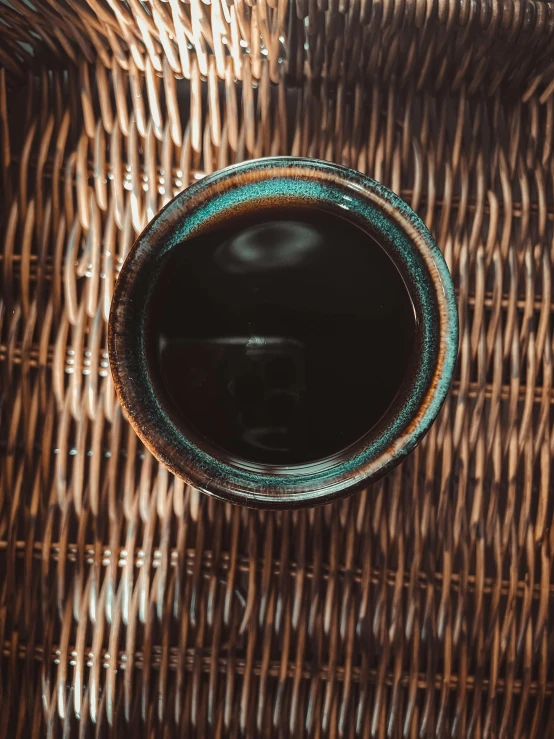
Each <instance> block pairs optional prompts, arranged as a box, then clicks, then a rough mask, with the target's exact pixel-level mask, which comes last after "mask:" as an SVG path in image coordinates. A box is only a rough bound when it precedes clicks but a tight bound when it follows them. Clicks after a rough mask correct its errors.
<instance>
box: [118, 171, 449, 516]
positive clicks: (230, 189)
mask: <svg viewBox="0 0 554 739" xmlns="http://www.w3.org/2000/svg"><path fill="white" fill-rule="evenodd" d="M267 207H271V208H274V207H277V208H279V209H280V211H279V212H281V213H283V212H286V209H294V208H311V207H312V208H316V209H318V210H319V211H325V212H326V213H327V214H331V215H334V216H337V217H340V218H341V219H343V220H346V221H349V222H350V223H351V224H353V225H355V226H356V227H358V228H359V229H361V230H362V231H364V232H365V233H366V234H368V235H369V236H370V237H371V238H373V239H374V240H375V241H377V243H378V244H379V246H380V247H381V248H382V249H383V250H384V251H385V252H386V254H387V255H388V257H390V260H391V261H392V263H393V264H394V266H395V268H396V270H397V271H398V273H399V274H400V276H401V278H402V280H403V283H404V286H405V287H406V289H407V292H408V295H409V297H410V299H411V303H412V304H413V309H414V312H415V324H414V325H415V329H414V330H415V342H414V345H413V357H412V360H411V362H410V369H409V371H408V372H406V374H405V376H404V378H403V380H402V384H401V386H400V389H399V390H398V392H397V393H396V396H395V397H394V400H393V401H392V403H391V404H390V405H389V407H388V408H387V410H386V411H385V412H384V414H383V415H382V417H381V418H380V419H379V420H378V421H377V423H374V424H372V425H371V428H367V430H366V431H365V433H363V434H362V435H361V436H360V437H359V438H358V439H357V440H355V441H354V442H353V443H350V444H348V445H347V447H346V448H344V449H341V450H339V451H337V452H335V453H333V454H331V455H328V456H325V457H324V458H322V459H316V460H314V461H309V462H306V463H294V464H289V463H286V464H271V465H268V464H259V463H256V462H254V461H252V460H248V459H242V458H240V457H239V456H234V455H230V454H228V453H227V452H226V451H224V450H223V449H221V448H219V447H218V446H217V445H214V444H212V443H211V442H210V440H209V439H206V438H202V436H201V435H199V434H197V433H194V431H193V429H192V427H191V429H190V433H189V431H188V430H187V426H186V419H184V420H185V425H184V426H183V424H182V423H179V424H178V423H176V422H175V417H174V415H173V414H172V413H171V412H170V409H169V408H168V406H167V403H166V402H165V401H164V399H163V397H162V396H161V394H160V392H159V383H158V382H156V381H155V379H154V377H153V372H152V365H151V357H149V351H150V350H149V348H148V347H149V337H148V332H149V324H148V315H149V306H150V303H151V301H152V295H153V292H154V290H155V287H156V281H157V279H158V277H159V275H160V272H161V270H162V266H163V263H164V260H165V259H166V257H167V256H168V255H169V254H170V253H171V252H172V250H173V249H175V248H176V247H177V246H179V245H181V247H180V248H182V245H183V242H189V241H191V240H193V239H196V238H197V237H198V236H199V235H202V234H207V233H208V234H209V233H210V231H212V230H213V229H214V228H216V227H217V224H220V223H221V222H222V220H225V219H228V218H229V217H232V216H233V215H234V214H237V213H240V214H243V213H252V212H255V211H256V210H260V209H262V210H263V209H264V208H267ZM185 246H186V243H185ZM338 248H339V245H337V249H338ZM183 290H185V291H186V285H183ZM190 310H192V311H197V312H200V311H202V304H195V305H191V306H190ZM359 341H371V337H370V336H360V337H359ZM108 343H109V355H110V364H111V370H112V374H113V378H114V382H115V388H116V391H117V394H118V396H119V399H120V401H121V404H122V406H123V409H124V411H125V413H126V415H127V418H128V419H129V421H130V423H131V425H132V426H133V428H134V429H135V431H136V433H137V434H138V436H139V437H140V438H141V439H142V441H143V442H144V444H145V445H146V446H147V447H148V449H150V451H151V452H152V453H153V454H154V456H155V457H156V458H157V459H158V460H159V461H160V462H161V463H162V464H164V465H165V466H167V467H168V468H169V469H170V470H171V471H172V472H173V473H174V474H175V475H177V476H178V477H180V478H182V479H184V480H186V481H187V482H188V483H190V484H191V485H193V486H194V487H195V488H197V489H199V490H201V491H203V492H206V493H209V494H211V495H214V496H216V497H218V498H221V499H223V500H227V501H230V502H233V503H239V504H243V505H247V506H252V507H267V508H292V507H298V506H307V505H315V504H321V503H327V502H329V501H332V500H335V499H337V498H341V497H344V496H346V495H348V494H350V493H353V492H355V491H357V490H359V489H361V488H363V487H365V486H367V485H369V484H371V483H372V482H374V481H376V480H377V479H379V478H380V477H382V476H383V475H384V474H385V473H386V472H388V471H389V470H391V469H392V468H393V467H394V466H395V465H397V464H398V463H399V462H400V461H402V459H403V458H405V457H406V455H407V454H409V452H410V451H412V450H413V448H414V447H415V446H416V444H417V443H418V442H419V440H420V439H421V438H422V436H423V435H424V434H425V432H426V431H427V430H428V429H429V427H430V425H431V424H432V422H433V420H434V419H435V417H436V415H437V413H438V411H439V410H440V407H441V405H442V403H443V401H444V399H445V397H446V394H447V391H448V388H449V386H450V382H451V380H452V375H453V371H454V364H455V360H456V355H457V348H458V318H457V311H456V300H455V294H454V289H453V285H452V280H451V277H450V274H449V272H448V268H447V266H446V264H445V261H444V259H443V257H442V255H441V253H440V251H439V249H438V247H437V246H436V244H435V242H434V240H433V238H432V236H431V234H430V233H429V231H428V230H427V228H426V227H425V226H424V224H423V223H422V221H421V220H420V219H419V218H418V216H417V215H416V214H415V213H414V212H413V211H412V210H411V209H410V208H409V207H408V206H407V205H406V203H404V202H403V201H402V200H401V199H400V198H398V197H397V196H396V195H394V194H393V193H392V192H391V191H390V190H388V189H387V188H385V187H383V186H382V185H380V184H378V183H377V182H375V181H373V180H371V179H369V178H368V177H366V176H364V175H362V174H360V173H358V172H355V171H353V170H350V169H347V168H345V167H341V166H338V165H335V164H331V163H327V162H322V161H316V160H311V159H300V158H295V157H276V158H268V159H260V160H254V161H249V162H245V163H243V164H238V165H234V166H231V167H228V168H227V169H224V170H221V171H218V172H216V173H215V174H212V175H209V176H207V177H205V178H204V179H202V180H200V181H198V182H196V183H194V184H193V185H192V186H191V187H189V188H188V189H187V190H185V191H183V192H181V193H180V194H179V195H177V197H176V198H174V200H172V201H171V202H170V203H168V205H167V206H166V207H165V208H164V209H163V210H162V211H161V212H160V213H159V214H158V215H157V216H156V217H155V218H154V219H153V220H152V221H151V223H150V224H149V225H148V226H147V227H146V229H145V230H144V231H143V233H142V234H141V235H140V236H139V238H138V239H137V241H136V243H135V244H134V246H133V248H132V249H131V251H130V253H129V255H128V256H127V259H126V261H125V263H124V265H123V267H122V270H121V273H120V276H119V279H118V282H117V284H116V287H115V292H114V297H113V301H112V306H111V313H110V320H109V337H108ZM376 390H377V389H376Z"/></svg>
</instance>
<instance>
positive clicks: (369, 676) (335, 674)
mask: <svg viewBox="0 0 554 739" xmlns="http://www.w3.org/2000/svg"><path fill="white" fill-rule="evenodd" d="M198 651H199V650H198V649H197V648H194V647H189V648H188V649H186V650H185V651H184V653H182V652H180V651H179V650H178V649H177V648H176V647H169V649H168V655H167V658H166V659H167V667H168V668H169V669H170V670H176V669H177V665H178V664H181V665H182V666H183V667H184V668H185V670H186V671H187V672H193V671H194V670H197V669H198V668H199V667H200V669H201V670H202V671H203V672H204V673H210V672H212V670H213V657H212V656H210V655H206V654H205V650H201V651H202V652H203V653H201V654H198ZM208 651H209V650H208ZM3 654H4V656H5V657H10V658H12V657H13V653H12V645H11V643H10V642H9V641H6V642H4V645H3ZM60 654H61V650H60V647H59V645H53V646H52V648H51V653H50V659H49V664H50V665H56V664H57V663H59V661H60ZM65 654H66V655H67V657H68V661H71V659H72V657H76V656H77V649H76V647H75V645H71V644H70V645H67V647H66V648H65ZM17 657H18V658H19V659H21V660H24V659H28V654H27V648H26V645H25V644H22V643H18V644H17ZM95 657H96V659H97V660H98V662H99V664H100V665H101V666H102V667H103V668H104V669H110V668H112V669H115V670H117V671H121V672H124V671H125V669H126V664H127V662H128V655H127V654H126V653H125V652H122V651H120V652H118V657H117V664H115V665H113V664H112V658H111V655H110V654H109V652H108V651H107V650H106V649H103V650H102V651H101V652H100V653H99V654H98V655H97V656H95V655H94V653H93V652H92V651H90V650H88V649H86V650H85V653H84V660H85V665H86V667H92V666H93V664H94V660H95ZM162 659H163V653H162V648H161V647H158V646H156V645H152V647H151V650H150V653H149V660H150V661H149V665H148V667H149V669H153V670H159V669H160V668H161V666H162ZM33 660H35V661H37V662H43V661H44V651H43V650H42V649H41V648H40V647H38V646H35V648H34V655H33ZM229 662H230V660H229V659H226V658H225V657H217V658H216V664H217V671H218V672H220V673H221V674H223V675H228V674H229ZM232 665H233V672H234V674H236V675H239V676H243V675H247V674H249V675H254V676H255V677H260V676H261V675H262V674H264V675H266V676H267V677H273V678H279V677H282V676H283V665H282V663H281V662H280V661H279V660H273V661H270V662H269V663H264V664H262V662H261V661H260V660H253V661H252V662H251V663H247V662H246V660H244V659H241V658H240V657H237V658H233V661H232ZM143 666H144V661H143V653H142V652H140V651H135V652H134V653H133V669H137V670H142V669H143ZM347 669H348V672H349V677H348V679H349V680H351V681H352V682H353V683H359V682H361V674H360V673H361V669H360V668H359V667H356V666H353V667H351V668H345V667H344V666H343V665H336V666H335V668H334V669H331V668H329V667H326V666H324V665H321V666H320V667H319V669H318V671H317V672H315V671H314V670H313V669H309V668H307V667H303V668H302V672H301V677H302V678H303V679H304V680H313V679H319V680H321V681H329V680H330V679H331V678H333V679H334V680H337V681H338V682H344V681H345V679H346V675H345V673H346V671H347ZM285 677H288V678H294V677H296V666H295V664H294V663H289V664H288V665H287V666H286V672H285ZM364 681H369V682H371V683H377V682H380V683H381V684H384V685H386V686H387V687H392V686H395V685H400V686H402V687H408V686H413V685H414V683H415V687H417V688H418V689H420V690H425V691H428V690H429V687H430V686H429V678H428V676H427V675H425V674H424V673H421V672H420V673H411V674H408V673H406V672H402V673H400V674H398V673H395V672H393V671H392V670H387V671H386V672H385V673H384V675H383V674H382V673H380V672H379V671H378V670H376V669H372V668H370V669H368V670H367V671H366V672H365V673H364ZM507 682H508V681H507V680H506V679H505V678H502V677H498V678H497V679H496V680H495V682H494V687H495V691H496V693H499V694H501V693H504V692H505V691H506V689H507V685H506V684H507ZM459 683H460V678H459V676H458V675H449V677H448V678H447V679H445V677H444V676H443V675H441V674H439V673H437V674H435V675H434V688H435V690H441V689H444V688H446V689H447V690H449V691H457V690H458V689H459ZM464 684H465V688H466V690H468V691H474V690H476V687H477V686H478V687H479V689H480V690H484V691H487V690H489V687H490V685H491V684H492V681H491V680H490V679H489V678H486V677H483V678H476V677H475V675H467V676H466V677H465V680H464ZM553 687H554V684H553V683H552V682H547V683H540V682H539V681H537V680H529V681H523V680H520V679H514V680H513V682H511V684H510V685H509V692H510V694H514V695H519V694H521V693H522V692H523V691H525V692H526V693H527V692H528V694H529V695H532V696H535V695H544V696H545V697H549V696H551V695H552V692H553Z"/></svg>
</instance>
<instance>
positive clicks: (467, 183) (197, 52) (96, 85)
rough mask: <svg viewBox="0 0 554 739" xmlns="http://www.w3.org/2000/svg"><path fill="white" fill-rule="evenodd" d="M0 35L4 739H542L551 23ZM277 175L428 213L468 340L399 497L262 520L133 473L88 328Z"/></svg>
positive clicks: (45, 27)
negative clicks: (266, 161) (204, 196)
mask: <svg viewBox="0 0 554 739" xmlns="http://www.w3.org/2000/svg"><path fill="white" fill-rule="evenodd" d="M30 6H31V7H30ZM0 19H1V21H2V22H1V23H0V66H1V67H2V69H1V70H0V152H1V172H0V176H1V179H0V182H1V186H2V195H1V211H0V213H1V229H2V230H1V233H0V239H1V243H2V249H1V257H0V258H1V261H0V268H1V271H2V290H1V295H0V297H1V301H2V302H1V313H0V369H1V373H2V375H1V376H2V396H1V401H2V406H1V412H2V421H1V426H0V443H1V450H0V453H1V459H2V461H1V465H0V647H1V654H0V739H4V738H9V739H12V737H24V738H27V737H46V736H49V737H62V736H63V737H77V736H78V737H93V736H100V737H125V736H134V737H153V736H160V737H162V736H163V737H178V736H179V737H189V736H206V737H216V736H251V737H253V736H262V737H270V736H275V737H277V736H282V737H287V736H290V737H293V736H294V737H297V736H298V737H308V736H309V737H312V736H313V737H341V736H345V737H358V736H359V737H373V736H375V737H385V736H390V737H417V736H422V737H429V736H440V737H446V736H456V737H466V736H468V737H469V736H475V737H510V738H511V737H551V736H553V735H554V702H553V697H552V693H553V679H554V672H553V664H554V624H553V622H552V618H553V616H554V613H553V605H552V603H551V599H550V594H551V591H552V589H553V588H554V576H553V574H552V571H551V570H552V560H553V556H554V554H553V547H554V539H553V537H554V528H553V527H552V518H553V515H554V512H553V508H554V506H553V498H554V493H552V492H551V488H552V480H551V466H552V464H551V460H552V454H553V451H554V450H553V446H554V434H553V433H552V428H551V423H552V422H553V415H552V412H551V403H552V399H553V385H552V383H553V380H552V338H553V337H552V326H551V317H550V311H551V307H552V301H553V297H552V284H551V283H552V265H551V262H552V258H553V250H554V241H553V232H554V225H553V221H554V189H553V188H554V157H553V147H554V61H553V54H554V6H553V5H552V4H547V3H543V2H524V0H521V1H520V0H515V1H513V0H506V2H503V3H500V2H497V0H478V1H477V2H469V1H466V0H437V1H436V2H425V1H419V0H418V1H416V0H386V1H385V2H376V0H373V1H372V0H313V1H310V2H308V1H307V0H306V1H305V0H297V1H296V2H295V3H293V2H288V1H287V0H257V1H256V0H235V2H234V3H230V4H228V3H227V1H226V0H212V2H211V4H206V3H204V2H200V0H191V1H190V3H185V2H182V0H145V1H141V0H126V1H124V0H32V2H31V3H29V2H27V1H26V0H10V6H9V7H8V6H5V5H4V4H0ZM280 153H294V154H300V155H308V156H316V157H321V158H326V159H330V160H334V161H337V162H341V163H344V164H348V165H351V166H354V167H356V168H358V169H360V170H362V171H364V172H367V173H369V174H370V175H372V176H373V177H375V178H376V179H378V180H380V181H382V182H384V183H385V184H387V185H389V186H390V187H392V189H393V190H395V191H396V192H398V193H399V194H400V195H401V196H402V197H403V198H404V199H405V200H406V201H407V202H408V203H410V204H411V205H412V207H413V208H414V209H415V210H417V211H418V212H419V213H420V214H421V215H422V217H423V218H424V220H425V222H426V223H427V225H428V226H429V227H430V228H431V230H432V231H433V232H434V234H435V235H436V237H437V240H438V242H439V244H440V246H441V248H442V249H443V251H444V254H445V256H446V259H447V262H448V265H449V267H450V269H451V271H452V274H453V277H454V281H455V284H456V288H457V291H458V296H459V306H460V329H461V334H460V338H461V341H460V358H459V364H458V369H457V374H456V380H455V382H454V386H453V391H452V393H451V395H450V397H449V399H448V400H447V402H446V405H445V407H444V409H443V411H442V413H441V415H440V417H439V419H438V421H437V423H436V424H435V425H434V427H433V428H432V430H431V432H430V433H429V434H428V436H427V438H426V439H425V441H424V442H423V443H422V444H421V446H420V447H419V448H418V449H417V450H416V452H415V453H414V454H413V455H412V456H411V457H410V458H409V460H408V461H407V462H406V463H405V464H404V465H403V466H402V467H401V468H399V469H397V470H396V471H395V472H394V473H392V474H391V475H390V476H389V477H388V478H387V479H385V480H383V481H382V482H381V483H380V484H377V485H376V486H374V487H373V488H372V489H371V490H367V491H366V492H363V493H361V494H359V495H356V496H354V497H352V498H350V499H348V500H345V501H343V502H342V503H341V504H336V505H333V506H329V507H324V508H319V509H313V510H307V511H302V512H295V513H286V512H285V513H278V514H272V513H267V512H266V513H264V512H252V511H248V510H242V509H240V508H237V507H231V506H229V505H224V504H220V503H218V502H216V501H214V500H212V499H209V498H207V497H205V496H203V495H200V494H199V493H197V492H196V491H193V490H191V489H188V488H187V487H186V486H185V485H184V484H183V483H182V482H180V481H178V480H175V479H173V478H172V477H171V476H170V475H169V473H167V472H166V471H165V470H164V469H163V468H162V467H161V466H160V465H159V464H158V463H157V462H156V461H154V459H153V458H152V457H151V456H150V455H149V454H148V453H147V452H146V451H145V450H144V448H143V447H142V446H141V444H140V443H139V442H138V441H137V438H136V437H135V435H134V434H133V433H132V432H131V431H130V428H129V426H128V424H127V423H126V421H125V419H124V418H123V417H122V414H121V409H120V407H119V406H118V405H117V403H116V400H115V397H114V391H113V386H112V382H111V378H110V376H109V370H108V362H107V352H106V338H107V337H106V321H107V316H108V310H109V305H110V297H111V293H112V289H113V284H114V280H115V278H116V276H117V271H118V269H119V267H120V265H121V263H122V261H123V259H124V258H125V255H126V253H127V251H128V249H129V247H130V246H131V244H132V242H133V240H134V238H135V236H136V235H137V233H138V232H139V231H140V230H141V229H142V227H143V226H144V225H145V224H146V223H147V221H148V220H149V219H150V218H151V217H152V216H153V215H154V214H155V213H156V212H157V210H158V209H159V208H160V207H161V206H162V205H163V204H164V203H166V202H167V201H168V199H169V198H171V197H172V196H173V195H174V194H175V193H176V192H177V191H179V190H180V189H182V188H183V187H185V186H186V185H188V184H189V183H190V182H191V181H193V180H194V178H196V177H199V176H202V174H204V173H205V172H209V171H212V170H213V169H215V168H218V167H221V166H223V165H226V164H228V163H231V162H234V161H237V160H241V159H245V158H248V157H252V156H263V155H268V154H280ZM200 309H201V307H200V306H192V305H191V310H200Z"/></svg>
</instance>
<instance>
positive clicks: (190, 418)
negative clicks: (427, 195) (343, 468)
mask: <svg viewBox="0 0 554 739" xmlns="http://www.w3.org/2000/svg"><path fill="white" fill-rule="evenodd" d="M148 310H149V314H148V326H149V347H150V349H149V351H150V356H149V361H150V367H151V371H152V374H153V377H154V381H155V383H156V385H157V391H158V393H159V394H160V396H161V397H162V399H163V402H164V403H165V405H166V409H167V410H168V412H169V413H170V415H171V416H172V418H173V420H174V422H175V423H176V424H177V425H178V426H180V427H181V428H182V430H183V431H184V433H185V434H187V433H189V434H190V432H191V431H192V432H193V434H195V435H196V437H197V438H199V439H204V440H205V441H207V442H209V443H210V444H211V445H212V446H216V447H219V448H220V449H223V450H225V451H227V452H228V453H230V454H231V455H233V456H236V457H240V458H242V459H245V460H248V461H251V462H257V463H265V464H270V465H286V464H294V463H305V462H310V461H315V460H318V459H323V458H324V457H327V456H330V455H332V454H334V453H336V452H338V451H340V450H342V449H344V448H346V447H347V446H349V445H350V444H351V443H353V442H354V441H356V440H357V439H359V438H360V437H361V436H363V435H364V434H365V433H366V432H367V431H369V430H370V429H371V428H372V427H373V426H374V425H375V424H376V423H377V421H378V420H379V419H380V418H381V417H382V416H383V414H384V413H385V411H386V410H387V408H388V406H389V405H390V404H391V402H392V401H393V399H394V398H395V396H396V394H397V392H398V390H399V388H400V386H401V383H402V380H403V378H404V377H405V375H406V372H407V369H408V365H409V363H410V359H411V357H412V354H413V350H414V340H415V338H414V337H415V319H414V310H413V306H412V303H411V299H410V297H409V295H408V292H407V289H406V287H405V285H404V282H403V280H402V278H401V276H400V274H399V272H398V270H397V269H396V267H395V266H394V264H393V263H392V261H391V260H390V258H389V257H388V256H387V254H386V253H385V252H384V251H383V249H382V248H381V247H380V246H379V245H378V244H377V243H376V242H375V241H374V240H373V239H372V238H371V237H370V236H369V235H368V234H366V233H365V232H364V231H362V230H360V229H359V228H357V227H356V226H354V225H352V224H351V223H349V222H348V221H346V220H344V219H342V218H340V217H337V216H334V215H331V214H328V213H324V212H322V211H319V210H315V209H294V210H291V209H289V208H287V209H282V208H281V209H276V208H272V209H268V210H267V211H265V212H261V213H260V212H259V211H258V213H257V214H256V215H255V216H248V218H240V219H234V220H228V221H227V222H226V223H225V224H224V225H223V226H221V227H219V228H218V229H217V230H213V231H212V232H211V233H209V234H207V235H203V236H200V237H197V238H194V239H191V240H189V241H185V242H183V243H182V244H179V245H178V246H177V247H175V248H174V249H172V251H171V252H170V253H169V254H168V256H167V257H165V262H164V263H163V266H162V271H161V274H160V277H159V279H158V281H157V283H156V286H155V288H154V293H153V296H152V299H151V302H150V305H149V309H148Z"/></svg>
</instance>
